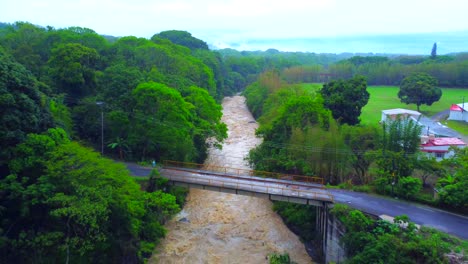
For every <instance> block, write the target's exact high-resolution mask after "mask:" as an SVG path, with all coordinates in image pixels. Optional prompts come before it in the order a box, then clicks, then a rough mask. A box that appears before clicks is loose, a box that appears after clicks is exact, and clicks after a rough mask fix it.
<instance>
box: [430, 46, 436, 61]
mask: <svg viewBox="0 0 468 264" xmlns="http://www.w3.org/2000/svg"><path fill="white" fill-rule="evenodd" d="M436 57H437V43H436V42H434V45H432V50H431V59H435V58H436Z"/></svg>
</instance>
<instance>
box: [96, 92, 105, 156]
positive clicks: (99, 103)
mask: <svg viewBox="0 0 468 264" xmlns="http://www.w3.org/2000/svg"><path fill="white" fill-rule="evenodd" d="M96 104H97V105H99V106H100V107H101V155H102V156H104V109H103V107H104V102H101V101H99V102H96Z"/></svg>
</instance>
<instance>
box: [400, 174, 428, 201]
mask: <svg viewBox="0 0 468 264" xmlns="http://www.w3.org/2000/svg"><path fill="white" fill-rule="evenodd" d="M421 188H422V180H421V179H418V178H414V177H403V178H401V179H400V181H399V182H398V185H397V188H396V189H395V192H396V194H397V195H398V196H400V197H404V198H406V199H411V198H414V197H415V195H416V194H417V193H419V192H420V191H421Z"/></svg>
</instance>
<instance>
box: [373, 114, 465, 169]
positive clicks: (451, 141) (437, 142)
mask: <svg viewBox="0 0 468 264" xmlns="http://www.w3.org/2000/svg"><path fill="white" fill-rule="evenodd" d="M466 115H467V116H468V113H466ZM397 118H408V119H410V120H413V121H414V122H416V123H417V124H418V125H419V126H421V151H422V152H425V153H426V154H427V155H428V156H433V157H435V158H436V159H437V160H442V159H444V158H449V157H451V156H453V154H454V153H453V151H452V150H451V149H450V147H458V148H464V147H466V146H467V144H466V143H465V142H463V141H462V140H461V139H460V134H459V133H458V132H456V131H455V130H453V129H450V128H449V127H447V126H445V125H443V124H441V123H440V122H438V121H434V120H432V119H430V118H428V117H425V116H424V115H422V114H421V113H419V112H417V111H413V110H407V109H400V108H397V109H389V110H382V119H381V121H380V122H381V123H382V122H385V121H387V120H395V119H397Z"/></svg>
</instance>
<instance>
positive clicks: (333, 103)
mask: <svg viewBox="0 0 468 264" xmlns="http://www.w3.org/2000/svg"><path fill="white" fill-rule="evenodd" d="M320 93H321V94H322V96H323V99H324V104H325V107H326V108H328V109H330V110H331V111H332V114H333V118H335V119H336V120H339V122H340V123H345V124H348V125H356V124H359V116H360V115H361V109H362V108H363V107H364V106H365V105H366V104H367V101H368V100H369V93H368V92H367V81H366V78H364V77H363V76H354V78H352V79H350V80H337V81H331V82H329V83H326V84H324V85H323V88H322V89H321V90H320Z"/></svg>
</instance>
